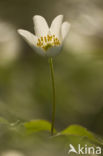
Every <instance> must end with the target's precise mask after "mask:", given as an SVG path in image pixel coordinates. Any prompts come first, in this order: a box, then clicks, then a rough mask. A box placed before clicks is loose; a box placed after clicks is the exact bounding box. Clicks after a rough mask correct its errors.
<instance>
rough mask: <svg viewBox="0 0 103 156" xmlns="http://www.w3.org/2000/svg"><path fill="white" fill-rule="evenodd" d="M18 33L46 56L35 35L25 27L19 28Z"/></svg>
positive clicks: (40, 53)
mask: <svg viewBox="0 0 103 156" xmlns="http://www.w3.org/2000/svg"><path fill="white" fill-rule="evenodd" d="M18 33H19V34H20V35H21V36H22V37H23V39H24V40H25V41H26V42H27V43H28V44H29V45H30V46H31V47H32V48H33V49H34V50H35V52H36V53H37V54H39V55H42V56H45V52H44V51H43V50H42V49H41V48H39V47H37V46H36V44H37V40H38V38H37V37H36V36H35V35H33V34H32V33H30V32H29V31H26V30H23V29H19V30H18Z"/></svg>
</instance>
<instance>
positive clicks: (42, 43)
mask: <svg viewBox="0 0 103 156" xmlns="http://www.w3.org/2000/svg"><path fill="white" fill-rule="evenodd" d="M59 45H60V41H59V39H58V38H57V37H55V35H47V36H44V37H42V36H41V37H40V38H38V41H37V46H38V47H41V48H43V49H44V50H45V51H47V50H48V49H49V48H51V47H53V46H59Z"/></svg>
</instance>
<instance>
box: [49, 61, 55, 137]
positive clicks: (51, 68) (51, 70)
mask: <svg viewBox="0 0 103 156" xmlns="http://www.w3.org/2000/svg"><path fill="white" fill-rule="evenodd" d="M49 66H50V72H51V81H52V90H53V102H52V123H51V135H53V132H54V123H55V83H54V68H53V60H52V58H49Z"/></svg>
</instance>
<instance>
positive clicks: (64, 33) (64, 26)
mask: <svg viewBox="0 0 103 156" xmlns="http://www.w3.org/2000/svg"><path fill="white" fill-rule="evenodd" d="M70 27H71V24H70V23H69V22H64V23H63V24H62V28H61V31H62V39H65V38H66V36H67V34H68V32H69V30H70Z"/></svg>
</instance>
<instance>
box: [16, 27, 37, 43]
mask: <svg viewBox="0 0 103 156" xmlns="http://www.w3.org/2000/svg"><path fill="white" fill-rule="evenodd" d="M18 33H19V34H20V35H21V36H22V37H23V39H24V40H25V41H27V42H28V43H29V45H30V46H34V45H36V44H37V39H38V38H37V37H36V36H35V35H33V34H32V33H30V32H29V31H26V30H23V29H19V30H18Z"/></svg>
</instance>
